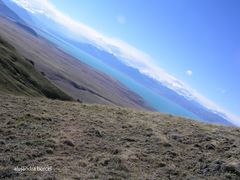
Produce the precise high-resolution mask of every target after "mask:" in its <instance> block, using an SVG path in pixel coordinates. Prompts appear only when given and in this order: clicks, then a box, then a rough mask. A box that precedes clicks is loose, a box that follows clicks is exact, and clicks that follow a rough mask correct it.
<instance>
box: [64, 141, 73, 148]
mask: <svg viewBox="0 0 240 180" xmlns="http://www.w3.org/2000/svg"><path fill="white" fill-rule="evenodd" d="M63 144H66V145H68V146H71V147H74V146H75V145H74V143H73V142H72V141H71V140H69V139H67V140H65V141H63Z"/></svg>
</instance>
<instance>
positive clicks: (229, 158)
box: [0, 95, 240, 180]
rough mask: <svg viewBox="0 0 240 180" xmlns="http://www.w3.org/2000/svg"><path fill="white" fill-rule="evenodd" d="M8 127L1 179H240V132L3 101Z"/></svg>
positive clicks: (150, 116) (170, 119)
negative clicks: (41, 169) (38, 169)
mask: <svg viewBox="0 0 240 180" xmlns="http://www.w3.org/2000/svg"><path fill="white" fill-rule="evenodd" d="M0 122H1V123H0V132H1V133H0V144H1V146H0V179H161V180H165V179H167V180H169V179H211V180H212V179H216V180H223V179H232V180H238V179H239V177H240V138H239V137H240V129H238V128H231V127H224V126H215V125H208V124H203V123H199V122H195V121H191V120H187V119H183V118H180V117H174V116H170V115H163V114H160V113H151V112H143V111H136V110H130V109H124V108H119V107H110V106H101V105H86V104H80V103H74V102H62V101H58V100H55V101H52V100H49V99H40V98H29V97H14V96H3V95H0ZM1 153H3V154H1ZM34 167H35V168H36V167H39V168H45V171H43V172H41V171H34V170H33V168H34ZM21 168H22V170H21ZM24 168H25V169H24ZM26 168H29V169H26ZM30 168H32V170H31V169H30ZM14 169H15V170H14ZM24 170H25V171H24Z"/></svg>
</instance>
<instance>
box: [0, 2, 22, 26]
mask: <svg viewBox="0 0 240 180" xmlns="http://www.w3.org/2000/svg"><path fill="white" fill-rule="evenodd" d="M0 15H1V16H4V17H8V18H9V19H11V20H14V21H18V22H19V23H22V24H25V22H24V21H23V20H22V19H21V18H20V17H19V16H18V15H17V14H16V13H15V12H13V11H12V10H11V9H10V8H8V7H7V6H6V5H5V3H4V2H3V1H2V0H0Z"/></svg>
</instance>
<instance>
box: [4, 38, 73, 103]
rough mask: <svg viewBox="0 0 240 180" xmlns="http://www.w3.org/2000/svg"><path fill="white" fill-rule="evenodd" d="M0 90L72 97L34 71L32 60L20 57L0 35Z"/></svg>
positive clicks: (51, 96) (30, 94) (19, 93)
mask: <svg viewBox="0 0 240 180" xmlns="http://www.w3.org/2000/svg"><path fill="white" fill-rule="evenodd" d="M0 91H2V92H5V93H10V94H15V95H27V96H46V97H48V98H52V99H61V100H71V99H72V98H71V97H70V96H68V95H66V94H65V93H64V92H62V91H61V90H60V89H58V88H57V87H56V86H54V85H53V84H52V83H51V82H50V81H49V80H48V79H46V78H45V77H44V75H43V74H41V73H39V72H38V71H36V70H35V68H34V63H33V61H31V60H27V59H25V58H24V57H22V56H21V55H20V54H19V53H18V52H17V51H16V50H15V48H14V47H13V46H12V45H10V44H9V43H8V42H6V41H5V40H4V39H3V38H2V37H0Z"/></svg>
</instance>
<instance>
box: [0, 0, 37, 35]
mask: <svg viewBox="0 0 240 180" xmlns="http://www.w3.org/2000/svg"><path fill="white" fill-rule="evenodd" d="M5 3H6V2H5V1H2V0H0V16H2V17H5V18H7V19H9V20H11V21H13V22H15V23H16V25H18V26H19V27H20V28H22V29H23V30H25V31H27V32H29V33H31V34H32V35H34V36H38V34H37V32H36V31H35V30H34V29H33V28H31V27H30V26H29V25H28V23H27V22H26V21H25V20H23V19H22V18H21V17H20V16H19V15H18V14H17V13H15V12H14V11H13V10H12V9H10V8H9V7H8V6H7V5H6V4H5ZM7 3H8V4H14V3H12V2H7ZM15 6H16V5H15ZM20 9H21V8H20ZM25 16H27V15H25ZM29 18H30V17H29ZM28 22H29V23H30V24H33V22H32V21H28Z"/></svg>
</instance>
